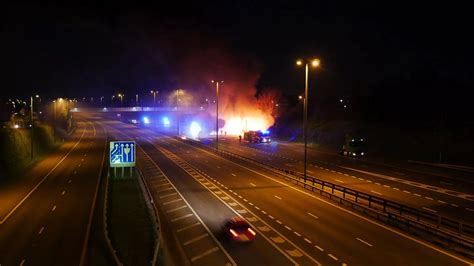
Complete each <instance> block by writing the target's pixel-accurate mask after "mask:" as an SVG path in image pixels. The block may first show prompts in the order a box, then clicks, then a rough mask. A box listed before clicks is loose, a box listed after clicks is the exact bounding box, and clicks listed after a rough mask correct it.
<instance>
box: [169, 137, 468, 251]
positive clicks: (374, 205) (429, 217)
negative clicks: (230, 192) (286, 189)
mask: <svg viewBox="0 0 474 266" xmlns="http://www.w3.org/2000/svg"><path fill="white" fill-rule="evenodd" d="M176 139H178V140H180V141H182V142H185V143H187V144H190V145H194V146H200V147H204V148H206V149H207V150H211V151H212V152H214V153H217V154H219V155H221V156H224V157H226V158H230V159H239V160H241V161H244V162H247V163H251V164H253V165H257V166H259V167H260V168H263V169H266V170H269V171H271V172H272V173H277V174H280V176H283V177H284V178H285V179H286V180H288V181H290V182H292V183H295V184H297V185H299V186H302V187H303V188H305V189H307V190H311V191H312V192H319V194H320V195H322V196H326V197H328V198H330V199H332V200H336V201H339V203H341V204H344V205H348V206H349V207H351V208H352V209H358V210H359V211H362V212H364V213H365V214H369V215H370V216H373V217H374V218H377V219H379V220H382V221H384V222H387V223H391V224H394V225H398V227H402V228H404V229H407V230H408V231H413V229H415V228H417V229H419V230H422V231H423V232H428V233H430V234H432V235H433V234H434V235H436V236H438V237H441V238H442V239H444V240H448V241H450V242H454V243H456V244H459V245H462V246H463V247H467V248H468V250H469V249H470V250H473V249H474V239H473V238H472V237H473V235H474V226H472V225H470V224H466V223H463V222H461V221H457V220H454V219H451V218H448V217H444V216H441V215H438V214H434V213H429V212H426V211H423V210H420V209H416V208H413V207H410V206H406V205H403V204H400V203H397V202H394V201H390V200H386V199H383V198H381V197H377V196H373V195H370V194H367V193H364V192H360V191H357V190H353V189H350V188H346V187H344V186H340V185H337V184H334V183H331V182H327V181H324V180H321V179H318V178H315V177H312V176H307V178H306V180H305V179H304V176H303V174H302V173H299V172H296V171H293V170H288V169H283V168H278V167H275V166H272V165H268V164H265V163H262V162H258V161H255V160H252V159H250V158H247V157H244V156H241V155H238V154H235V153H232V152H229V151H225V150H216V149H215V148H213V147H210V146H207V145H205V144H202V143H200V142H197V141H194V140H189V139H187V140H183V139H181V138H176ZM328 190H329V192H328ZM471 255H472V251H471Z"/></svg>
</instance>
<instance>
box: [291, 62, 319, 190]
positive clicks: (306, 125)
mask: <svg viewBox="0 0 474 266" xmlns="http://www.w3.org/2000/svg"><path fill="white" fill-rule="evenodd" d="M303 64H304V65H305V81H304V98H303V99H304V102H303V105H304V117H303V119H304V120H303V123H304V125H303V134H304V182H305V184H306V177H307V157H308V156H307V146H308V121H307V120H308V100H309V99H308V69H309V64H311V66H312V67H318V66H319V64H320V61H319V59H311V60H305V61H303V60H297V61H296V65H298V66H301V65H303ZM300 97H301V96H300ZM300 99H301V98H300Z"/></svg>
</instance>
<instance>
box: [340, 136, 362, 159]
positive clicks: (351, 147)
mask: <svg viewBox="0 0 474 266" xmlns="http://www.w3.org/2000/svg"><path fill="white" fill-rule="evenodd" d="M339 153H340V154H341V155H346V156H351V157H358V156H364V155H365V154H366V149H365V140H364V139H363V138H354V137H350V136H347V137H346V139H345V142H344V144H343V145H342V149H341V151H340V152H339Z"/></svg>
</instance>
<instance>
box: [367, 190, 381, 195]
mask: <svg viewBox="0 0 474 266" xmlns="http://www.w3.org/2000/svg"><path fill="white" fill-rule="evenodd" d="M370 192H372V193H374V194H377V195H382V193H380V192H377V191H374V190H371V191H370Z"/></svg>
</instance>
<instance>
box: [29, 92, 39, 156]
mask: <svg viewBox="0 0 474 266" xmlns="http://www.w3.org/2000/svg"><path fill="white" fill-rule="evenodd" d="M35 98H39V95H38V94H36V95H35ZM30 121H31V133H30V143H31V149H30V151H31V160H33V127H34V123H33V96H30Z"/></svg>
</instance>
